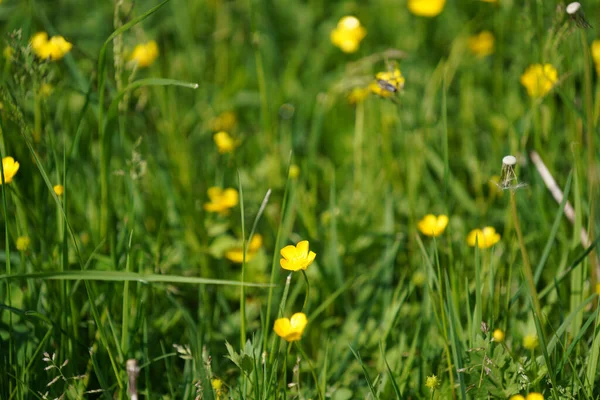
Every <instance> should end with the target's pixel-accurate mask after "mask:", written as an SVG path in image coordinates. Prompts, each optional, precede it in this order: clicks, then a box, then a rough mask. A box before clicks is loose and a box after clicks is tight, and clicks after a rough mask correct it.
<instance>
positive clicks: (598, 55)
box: [592, 39, 600, 75]
mask: <svg viewBox="0 0 600 400" xmlns="http://www.w3.org/2000/svg"><path fill="white" fill-rule="evenodd" d="M592 59H593V60H594V64H595V65H596V73H597V74H598V75H600V39H596V40H594V41H593V42H592Z"/></svg>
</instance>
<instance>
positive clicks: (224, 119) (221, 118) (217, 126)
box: [210, 111, 237, 132]
mask: <svg viewBox="0 0 600 400" xmlns="http://www.w3.org/2000/svg"><path fill="white" fill-rule="evenodd" d="M236 125H237V116H236V115H235V113H234V112H233V111H225V112H222V113H221V114H219V115H218V116H217V117H215V118H213V119H212V121H210V127H211V129H212V130H213V131H228V132H231V131H232V130H233V128H235V126H236Z"/></svg>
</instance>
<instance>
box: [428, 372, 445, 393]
mask: <svg viewBox="0 0 600 400" xmlns="http://www.w3.org/2000/svg"><path fill="white" fill-rule="evenodd" d="M440 384H441V382H440V378H438V377H437V376H435V375H431V376H428V377H427V379H425V386H427V387H428V388H429V389H431V391H434V390H436V389H437V388H439V387H440Z"/></svg>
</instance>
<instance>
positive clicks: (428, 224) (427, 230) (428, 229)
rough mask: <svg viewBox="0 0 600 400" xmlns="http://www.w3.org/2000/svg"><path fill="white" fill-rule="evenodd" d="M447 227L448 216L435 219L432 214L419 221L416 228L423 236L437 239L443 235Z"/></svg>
mask: <svg viewBox="0 0 600 400" xmlns="http://www.w3.org/2000/svg"><path fill="white" fill-rule="evenodd" d="M447 225H448V216H446V215H439V216H437V217H436V216H435V215H433V214H427V215H426V216H425V217H423V219H422V220H420V221H419V223H418V224H417V227H418V228H419V230H420V231H421V233H422V234H423V235H425V236H433V237H438V236H440V235H441V234H442V233H444V230H445V229H446V226H447Z"/></svg>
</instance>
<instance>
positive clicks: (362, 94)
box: [348, 87, 371, 104]
mask: <svg viewBox="0 0 600 400" xmlns="http://www.w3.org/2000/svg"><path fill="white" fill-rule="evenodd" d="M369 93H371V89H370V88H369V87H366V88H363V87H355V88H354V89H352V91H351V92H350V94H349V95H348V101H349V102H350V104H357V103H362V102H363V101H364V100H365V99H366V98H367V97H368V96H369Z"/></svg>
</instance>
